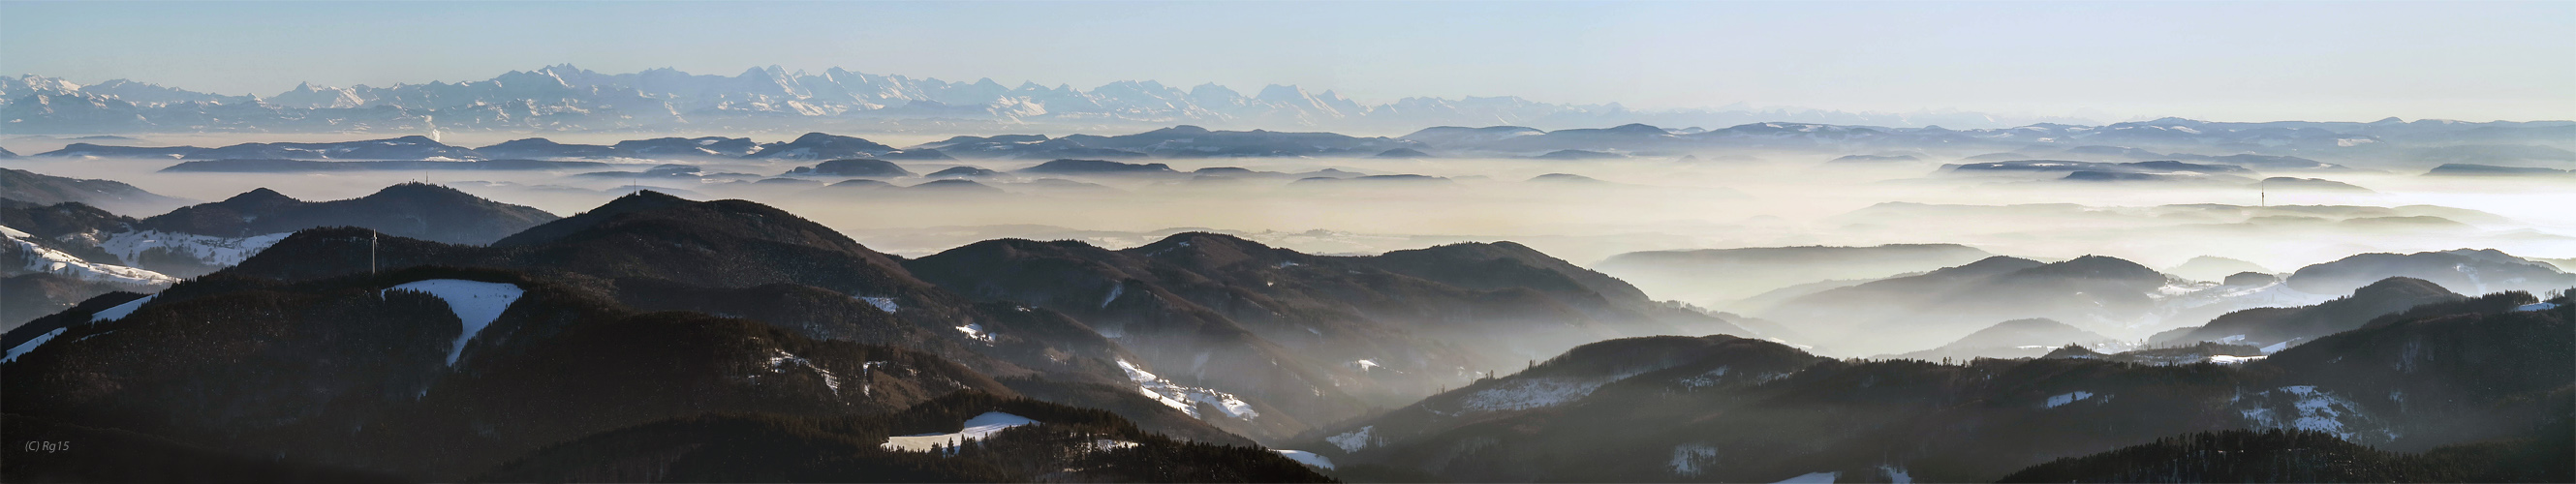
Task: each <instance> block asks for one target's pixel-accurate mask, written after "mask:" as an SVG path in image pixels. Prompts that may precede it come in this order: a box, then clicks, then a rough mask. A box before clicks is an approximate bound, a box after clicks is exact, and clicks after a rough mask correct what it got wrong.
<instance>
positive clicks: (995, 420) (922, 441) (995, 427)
mask: <svg viewBox="0 0 2576 484" xmlns="http://www.w3.org/2000/svg"><path fill="white" fill-rule="evenodd" d="M1035 423H1038V421H1036V420H1029V418H1028V417H1022V416H1018V415H1012V414H1007V413H1002V412H984V414H983V415H976V416H975V418H970V419H966V428H964V429H960V430H958V431H956V432H949V433H944V434H915V435H905V436H900V437H887V438H886V442H885V443H884V444H878V446H877V447H878V448H882V449H885V450H892V451H902V452H929V451H930V447H931V446H933V445H938V446H946V447H951V448H953V447H957V445H958V444H963V443H965V442H966V440H968V439H976V440H981V439H984V438H988V437H992V436H993V434H995V433H1000V432H1001V431H1002V429H1007V428H1011V427H1018V426H1022V425H1030V424H1035Z"/></svg>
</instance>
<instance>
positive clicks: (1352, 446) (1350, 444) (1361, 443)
mask: <svg viewBox="0 0 2576 484" xmlns="http://www.w3.org/2000/svg"><path fill="white" fill-rule="evenodd" d="M1376 430H1377V426H1375V425H1370V426H1366V427H1360V429H1359V430H1353V431H1349V432H1343V433H1342V434H1341V435H1335V436H1331V437H1325V438H1324V441H1325V442H1331V443H1332V444H1333V446H1334V447H1340V448H1342V451H1343V452H1359V451H1360V449H1366V448H1368V446H1369V432H1373V431H1376Z"/></svg>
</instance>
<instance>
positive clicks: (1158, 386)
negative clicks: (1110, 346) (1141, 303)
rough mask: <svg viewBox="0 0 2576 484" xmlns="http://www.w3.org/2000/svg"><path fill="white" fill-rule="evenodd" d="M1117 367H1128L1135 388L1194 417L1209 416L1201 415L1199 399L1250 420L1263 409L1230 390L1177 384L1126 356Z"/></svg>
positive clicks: (1240, 418)
mask: <svg viewBox="0 0 2576 484" xmlns="http://www.w3.org/2000/svg"><path fill="white" fill-rule="evenodd" d="M1118 369H1120V370H1125V371H1126V372H1127V379H1128V380H1132V381H1135V382H1136V388H1137V389H1138V390H1140V391H1143V392H1144V394H1145V396H1146V397H1149V398H1153V399H1154V400H1155V401H1159V402H1163V405H1165V406H1169V407H1172V408H1173V409H1177V410H1180V411H1181V413H1186V414H1190V416H1191V417H1198V418H1201V419H1205V418H1207V417H1205V416H1202V415H1199V409H1198V404H1200V403H1205V404H1209V405H1214V406H1216V408H1217V410H1218V411H1221V412H1225V415H1226V416H1228V417H1234V418H1235V419H1238V420H1251V419H1252V418H1253V417H1259V416H1261V413H1260V412H1255V411H1253V410H1252V404H1251V403H1249V402H1245V401H1243V399H1241V398H1236V397H1235V396H1234V394H1231V393H1226V392H1220V391H1216V390H1211V389H1207V388H1200V387H1192V386H1181V385H1178V384H1174V383H1172V382H1171V380H1165V379H1163V378H1162V377H1159V376H1154V374H1153V373H1149V372H1146V371H1145V369H1143V368H1137V367H1136V364H1134V363H1128V362H1127V360H1118Z"/></svg>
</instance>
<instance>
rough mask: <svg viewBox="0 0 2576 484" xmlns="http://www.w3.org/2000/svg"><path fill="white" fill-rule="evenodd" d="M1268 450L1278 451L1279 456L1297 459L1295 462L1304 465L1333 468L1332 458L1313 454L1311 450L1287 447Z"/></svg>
mask: <svg viewBox="0 0 2576 484" xmlns="http://www.w3.org/2000/svg"><path fill="white" fill-rule="evenodd" d="M1270 451H1271V452H1278V453H1279V456H1280V457H1286V458H1288V460H1293V461H1297V463H1299V464H1305V465H1310V466H1315V467H1322V468H1325V469H1331V468H1333V460H1332V459H1329V458H1325V457H1324V456H1320V455H1315V453H1313V452H1307V451H1302V450H1288V449H1271V450H1270Z"/></svg>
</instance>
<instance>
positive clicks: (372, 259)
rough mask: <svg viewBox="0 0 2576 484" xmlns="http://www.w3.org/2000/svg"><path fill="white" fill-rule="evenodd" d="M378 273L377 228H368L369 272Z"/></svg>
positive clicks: (371, 273)
mask: <svg viewBox="0 0 2576 484" xmlns="http://www.w3.org/2000/svg"><path fill="white" fill-rule="evenodd" d="M375 273H376V229H367V274H368V275H375Z"/></svg>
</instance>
